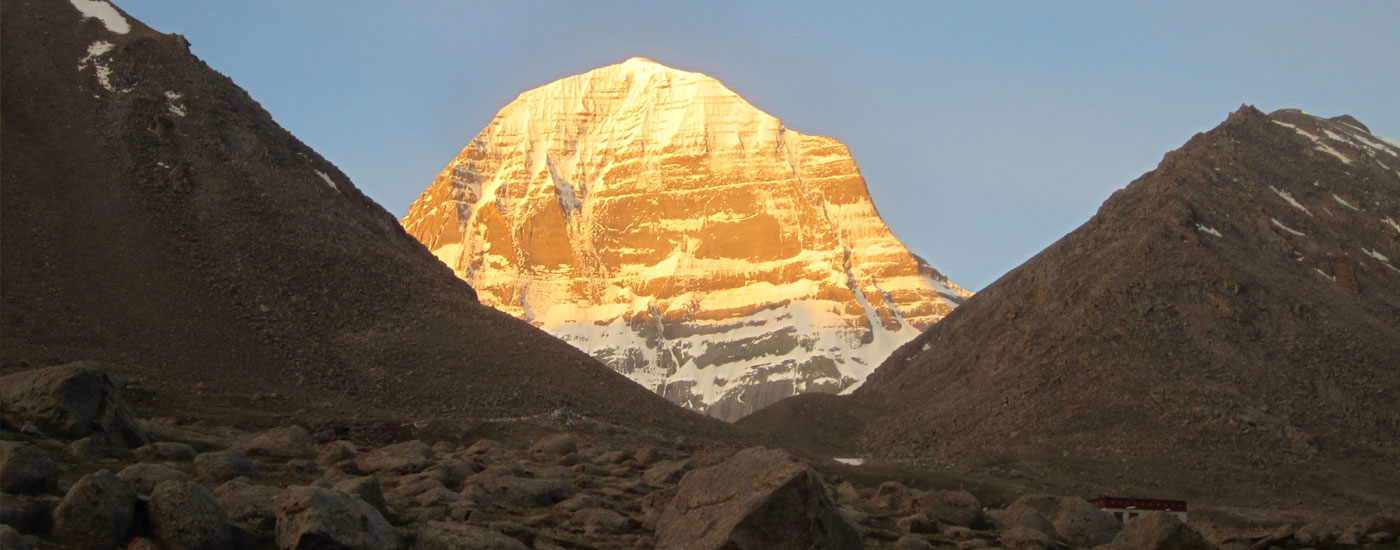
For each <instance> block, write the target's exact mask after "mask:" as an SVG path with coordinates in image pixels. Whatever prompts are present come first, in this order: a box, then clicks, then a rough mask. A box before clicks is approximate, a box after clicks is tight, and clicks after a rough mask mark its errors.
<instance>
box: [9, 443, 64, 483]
mask: <svg viewBox="0 0 1400 550" xmlns="http://www.w3.org/2000/svg"><path fill="white" fill-rule="evenodd" d="M0 491H3V492H6V493H10V494H14V495H33V494H52V493H54V492H56V491H58V466H57V465H55V464H54V463H53V459H51V458H49V453H46V452H44V450H43V449H40V448H39V447H37V446H35V445H32V444H30V443H24V442H20V441H0Z"/></svg>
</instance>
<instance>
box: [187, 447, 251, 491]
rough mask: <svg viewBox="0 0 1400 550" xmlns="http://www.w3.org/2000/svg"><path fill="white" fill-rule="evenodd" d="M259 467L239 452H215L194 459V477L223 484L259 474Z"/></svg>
mask: <svg viewBox="0 0 1400 550" xmlns="http://www.w3.org/2000/svg"><path fill="white" fill-rule="evenodd" d="M257 469H258V468H257V465H256V464H253V461H251V460H248V457H246V456H243V453H240V452H238V451H231V450H230V451H214V452H212V453H203V454H201V455H198V456H196V457H194V475H195V477H198V478H199V479H203V480H206V481H209V482H213V483H222V482H225V481H228V480H230V479H233V478H235V477H239V476H250V475H253V474H254V473H255V472H257Z"/></svg>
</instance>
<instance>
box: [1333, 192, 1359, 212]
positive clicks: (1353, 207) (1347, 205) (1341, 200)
mask: <svg viewBox="0 0 1400 550" xmlns="http://www.w3.org/2000/svg"><path fill="white" fill-rule="evenodd" d="M1332 200H1334V201H1337V202H1339V203H1341V204H1342V206H1345V207H1347V208H1350V209H1352V210H1360V208H1357V207H1356V206H1354V205H1352V204H1351V203H1349V202H1347V201H1346V199H1343V198H1341V197H1339V196H1337V194H1336V193H1332Z"/></svg>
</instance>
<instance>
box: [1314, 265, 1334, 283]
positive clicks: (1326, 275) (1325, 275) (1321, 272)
mask: <svg viewBox="0 0 1400 550" xmlns="http://www.w3.org/2000/svg"><path fill="white" fill-rule="evenodd" d="M1313 271H1316V272H1317V274H1318V275H1321V276H1323V278H1325V279H1327V280H1329V281H1332V282H1334V283H1335V282H1337V277H1336V276H1335V275H1328V274H1327V272H1326V271H1323V270H1321V269H1318V268H1316V267H1314V268H1313Z"/></svg>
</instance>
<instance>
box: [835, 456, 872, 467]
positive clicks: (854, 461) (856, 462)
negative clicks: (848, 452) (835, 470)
mask: <svg viewBox="0 0 1400 550" xmlns="http://www.w3.org/2000/svg"><path fill="white" fill-rule="evenodd" d="M832 460H835V461H837V462H840V463H842V464H845V465H847V466H860V465H861V464H865V459H864V458H833V459H832Z"/></svg>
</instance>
